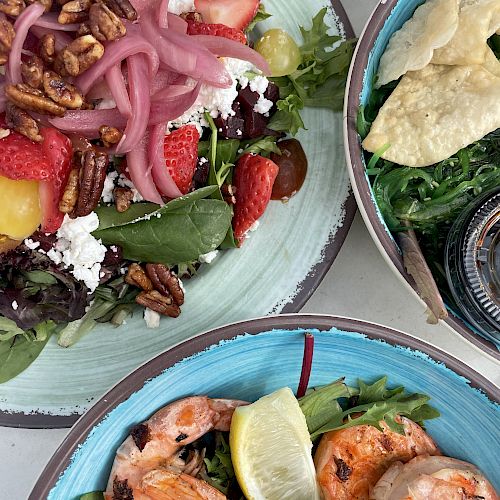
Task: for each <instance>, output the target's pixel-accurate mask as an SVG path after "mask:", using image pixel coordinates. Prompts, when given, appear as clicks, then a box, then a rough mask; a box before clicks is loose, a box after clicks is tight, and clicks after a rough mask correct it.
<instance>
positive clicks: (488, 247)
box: [445, 189, 500, 346]
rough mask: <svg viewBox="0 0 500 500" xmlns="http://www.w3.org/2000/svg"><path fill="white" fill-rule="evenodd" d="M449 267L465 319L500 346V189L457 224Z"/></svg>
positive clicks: (447, 260)
mask: <svg viewBox="0 0 500 500" xmlns="http://www.w3.org/2000/svg"><path fill="white" fill-rule="evenodd" d="M445 265H446V275H447V278H448V284H449V286H450V289H451V292H452V294H453V298H454V299H455V301H456V303H457V305H458V307H459V308H460V311H461V312H462V314H463V315H464V317H465V319H466V320H467V321H469V322H470V323H471V325H472V326H473V327H474V328H476V329H477V330H478V331H479V332H480V333H481V334H483V335H484V336H486V337H487V338H489V339H490V340H492V341H493V342H495V343H496V344H497V345H499V346H500V189H496V190H494V191H493V192H489V193H487V194H485V195H483V196H482V197H480V198H479V199H478V200H475V201H474V202H472V203H471V204H470V205H469V206H468V207H467V208H466V209H465V210H464V212H463V213H462V215H461V216H460V217H459V218H458V219H457V220H456V221H455V223H454V224H453V226H452V228H451V230H450V233H449V235H448V239H447V242H446V250H445Z"/></svg>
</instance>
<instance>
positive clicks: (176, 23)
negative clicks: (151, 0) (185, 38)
mask: <svg viewBox="0 0 500 500" xmlns="http://www.w3.org/2000/svg"><path fill="white" fill-rule="evenodd" d="M168 27H169V28H170V29H171V30H175V31H177V32H178V33H184V34H186V33H187V28H188V23H187V22H186V21H184V19H182V17H179V16H176V15H175V14H172V13H170V12H169V13H168Z"/></svg>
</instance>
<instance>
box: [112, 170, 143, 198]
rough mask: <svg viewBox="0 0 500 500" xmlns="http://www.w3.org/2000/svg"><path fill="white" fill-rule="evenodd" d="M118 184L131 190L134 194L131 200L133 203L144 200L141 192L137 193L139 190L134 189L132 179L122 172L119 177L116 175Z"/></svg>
mask: <svg viewBox="0 0 500 500" xmlns="http://www.w3.org/2000/svg"><path fill="white" fill-rule="evenodd" d="M118 185H119V186H121V187H127V188H129V189H130V190H131V191H132V194H133V195H134V197H133V198H132V201H133V202H134V203H137V202H139V201H142V200H144V198H143V197H142V196H141V193H139V191H137V189H135V187H134V184H133V183H132V181H131V180H130V179H129V178H128V177H125V176H124V175H123V174H120V177H118Z"/></svg>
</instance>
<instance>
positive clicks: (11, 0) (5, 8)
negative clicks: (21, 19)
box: [0, 0, 26, 17]
mask: <svg viewBox="0 0 500 500" xmlns="http://www.w3.org/2000/svg"><path fill="white" fill-rule="evenodd" d="M25 8H26V4H25V3H24V0H0V12H3V13H4V14H7V15H8V16H12V17H17V16H18V15H19V14H21V12H22V11H23V10H24V9H25Z"/></svg>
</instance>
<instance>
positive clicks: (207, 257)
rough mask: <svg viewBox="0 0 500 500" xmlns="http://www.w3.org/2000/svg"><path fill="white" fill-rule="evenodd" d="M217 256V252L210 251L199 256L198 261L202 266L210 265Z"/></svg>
mask: <svg viewBox="0 0 500 500" xmlns="http://www.w3.org/2000/svg"><path fill="white" fill-rule="evenodd" d="M218 255H219V250H212V251H211V252H208V253H205V254H203V255H200V257H199V258H198V260H199V261H200V262H201V263H202V264H211V263H212V262H213V261H214V260H215V259H216V258H217V256H218Z"/></svg>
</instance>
